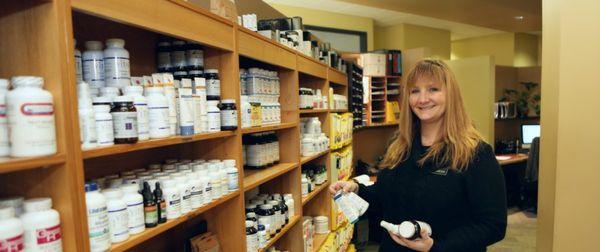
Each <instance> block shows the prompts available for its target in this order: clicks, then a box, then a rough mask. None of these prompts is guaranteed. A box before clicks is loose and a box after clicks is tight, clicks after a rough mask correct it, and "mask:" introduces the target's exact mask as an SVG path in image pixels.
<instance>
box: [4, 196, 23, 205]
mask: <svg viewBox="0 0 600 252" xmlns="http://www.w3.org/2000/svg"><path fill="white" fill-rule="evenodd" d="M23 200H24V199H23V197H19V196H16V197H8V198H1V199H0V207H12V208H21V207H23Z"/></svg>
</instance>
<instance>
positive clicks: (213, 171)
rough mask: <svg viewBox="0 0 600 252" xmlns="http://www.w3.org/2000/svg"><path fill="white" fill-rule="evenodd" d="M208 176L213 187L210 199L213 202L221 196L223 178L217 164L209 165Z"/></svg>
mask: <svg viewBox="0 0 600 252" xmlns="http://www.w3.org/2000/svg"><path fill="white" fill-rule="evenodd" d="M208 174H209V177H210V185H211V193H210V197H211V200H216V199H218V198H219V197H220V194H221V177H220V174H219V171H218V170H217V167H216V164H209V169H208Z"/></svg>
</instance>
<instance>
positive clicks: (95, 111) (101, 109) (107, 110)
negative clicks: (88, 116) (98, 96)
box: [93, 105, 110, 113]
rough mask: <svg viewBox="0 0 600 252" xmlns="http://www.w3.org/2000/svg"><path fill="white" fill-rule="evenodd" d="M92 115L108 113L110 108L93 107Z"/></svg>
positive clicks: (102, 106) (104, 106) (105, 106)
mask: <svg viewBox="0 0 600 252" xmlns="http://www.w3.org/2000/svg"><path fill="white" fill-rule="evenodd" d="M93 108H94V113H108V112H110V106H108V105H94V106H93Z"/></svg>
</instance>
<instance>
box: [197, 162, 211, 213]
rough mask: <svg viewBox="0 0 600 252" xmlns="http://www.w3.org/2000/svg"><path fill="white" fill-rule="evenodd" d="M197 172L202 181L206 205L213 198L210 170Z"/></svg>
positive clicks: (203, 200) (203, 197)
mask: <svg viewBox="0 0 600 252" xmlns="http://www.w3.org/2000/svg"><path fill="white" fill-rule="evenodd" d="M196 173H198V180H199V181H200V186H201V187H202V205H206V204H208V203H210V201H211V200H212V198H211V197H212V196H211V191H212V187H211V184H210V177H209V176H208V172H207V171H206V170H198V171H196Z"/></svg>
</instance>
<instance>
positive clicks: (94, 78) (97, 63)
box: [83, 41, 106, 88]
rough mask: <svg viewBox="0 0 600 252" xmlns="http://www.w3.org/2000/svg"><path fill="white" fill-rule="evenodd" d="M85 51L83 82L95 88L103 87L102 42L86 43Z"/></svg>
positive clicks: (104, 84)
mask: <svg viewBox="0 0 600 252" xmlns="http://www.w3.org/2000/svg"><path fill="white" fill-rule="evenodd" d="M85 49H86V50H85V51H84V52H83V80H84V81H85V82H87V83H89V84H90V85H91V86H92V87H95V88H102V87H105V86H106V83H105V82H104V53H103V52H102V42H100V41H86V42H85Z"/></svg>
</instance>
